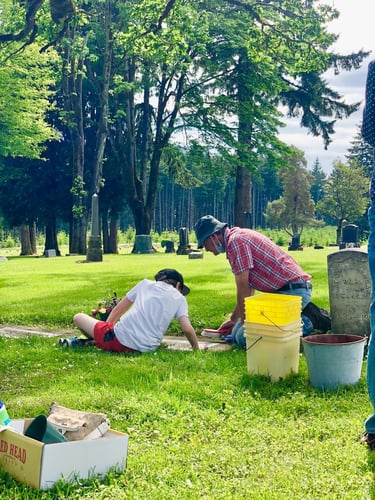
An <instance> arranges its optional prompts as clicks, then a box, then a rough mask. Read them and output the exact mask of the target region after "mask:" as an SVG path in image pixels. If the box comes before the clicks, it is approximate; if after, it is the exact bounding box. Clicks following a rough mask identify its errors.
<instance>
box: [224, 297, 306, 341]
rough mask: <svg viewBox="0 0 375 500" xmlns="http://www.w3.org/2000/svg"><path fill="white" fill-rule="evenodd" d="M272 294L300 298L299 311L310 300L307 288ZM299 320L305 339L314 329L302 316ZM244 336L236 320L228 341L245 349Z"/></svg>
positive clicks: (242, 327) (240, 325) (243, 331)
mask: <svg viewBox="0 0 375 500" xmlns="http://www.w3.org/2000/svg"><path fill="white" fill-rule="evenodd" d="M274 293H278V294H281V295H298V296H299V297H301V298H302V305H301V309H304V308H305V307H306V306H307V304H308V303H309V302H310V300H311V289H307V288H296V289H294V290H286V291H283V292H274ZM301 319H302V335H303V336H304V337H305V336H306V335H309V333H311V332H312V331H313V329H314V327H313V325H312V323H311V321H310V320H309V318H308V317H307V316H305V315H304V314H302V315H301ZM244 334H245V330H244V325H243V324H242V323H241V322H240V320H238V321H237V323H236V324H235V325H234V327H233V330H232V332H231V334H230V337H229V336H228V337H229V339H228V341H232V342H235V343H236V344H238V345H239V346H240V347H246V339H245V335H244Z"/></svg>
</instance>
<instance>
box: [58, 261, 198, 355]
mask: <svg viewBox="0 0 375 500" xmlns="http://www.w3.org/2000/svg"><path fill="white" fill-rule="evenodd" d="M189 292H190V289H189V288H188V287H187V286H186V285H185V284H184V279H183V277H182V275H181V274H180V273H179V272H178V271H176V270H175V269H162V270H161V271H159V272H158V273H157V274H156V276H155V281H151V280H148V279H143V280H142V281H140V282H139V283H137V284H136V285H135V286H134V287H133V288H132V289H131V290H129V291H128V292H127V293H126V295H125V296H124V297H123V298H122V299H121V300H120V302H119V303H118V304H117V305H116V306H115V307H114V308H113V310H112V311H111V313H110V314H109V316H108V318H107V320H106V321H100V320H97V319H95V318H93V317H92V316H89V315H88V314H85V313H78V314H76V315H75V316H74V318H73V321H74V324H75V325H76V327H77V328H78V329H79V330H80V331H81V332H82V333H83V334H84V335H85V336H86V337H88V338H89V339H94V340H95V345H96V346H97V347H99V348H100V349H104V350H107V351H112V352H150V351H155V350H156V349H157V348H158V347H159V345H160V343H161V342H162V340H163V336H164V334H165V332H166V330H167V329H168V327H169V325H170V323H171V321H172V320H173V319H174V318H176V319H178V322H179V323H180V326H181V329H182V331H183V332H184V333H185V335H186V338H187V339H188V341H189V342H190V344H191V346H192V348H193V349H199V345H198V340H197V336H196V334H195V331H194V328H193V327H192V325H191V322H190V319H189V313H188V305H187V301H186V298H185V295H187V294H188V293H189ZM60 343H63V342H61V341H60ZM72 344H74V342H72ZM78 345H79V342H78Z"/></svg>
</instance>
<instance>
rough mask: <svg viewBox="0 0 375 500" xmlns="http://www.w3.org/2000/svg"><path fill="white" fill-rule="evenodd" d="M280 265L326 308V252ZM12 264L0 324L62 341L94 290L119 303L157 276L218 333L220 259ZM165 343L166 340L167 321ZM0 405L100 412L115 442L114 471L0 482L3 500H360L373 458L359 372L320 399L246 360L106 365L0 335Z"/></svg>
mask: <svg viewBox="0 0 375 500" xmlns="http://www.w3.org/2000/svg"><path fill="white" fill-rule="evenodd" d="M333 251H337V248H326V249H323V250H314V249H312V248H307V249H305V250H304V251H303V252H295V253H293V256H294V257H295V258H296V259H297V260H298V261H299V262H300V263H301V264H302V266H303V267H304V269H305V270H306V271H308V272H310V273H311V274H312V275H313V284H314V290H313V295H314V301H315V302H316V303H318V304H319V305H321V306H323V307H326V308H329V306H328V282H327V254H328V253H329V252H333ZM78 260H79V258H78V257H61V258H53V259H44V258H39V259H38V258H32V257H25V258H21V257H14V258H9V260H8V261H5V262H0V266H1V270H2V273H1V288H0V293H1V298H2V300H1V304H2V308H1V313H0V323H1V324H3V325H4V324H18V325H28V326H36V325H39V326H40V327H44V328H51V329H58V330H61V331H68V332H73V331H74V329H73V326H72V321H71V318H72V316H73V314H74V313H75V312H77V311H80V310H82V311H86V312H89V311H90V310H91V309H92V308H93V307H95V305H96V303H97V301H98V300H100V299H101V298H102V295H103V294H104V293H105V291H106V290H107V289H111V290H116V291H117V293H118V294H119V295H122V294H123V293H125V292H126V290H127V289H128V288H129V287H131V286H132V285H134V284H135V283H136V282H137V281H138V280H139V279H141V278H143V277H148V278H152V277H153V275H154V274H155V273H156V271H157V270H159V269H161V268H163V267H175V268H177V269H178V270H179V271H180V272H182V273H183V275H184V277H185V280H186V283H187V284H188V285H189V286H190V287H191V289H192V292H191V294H190V295H189V296H188V302H189V306H190V313H191V319H192V322H193V324H194V326H195V327H196V329H197V331H200V330H201V329H202V328H204V327H214V326H218V325H219V324H220V323H221V321H222V320H223V318H225V317H226V316H227V315H228V314H229V313H230V311H231V309H232V307H233V305H234V301H235V288H234V280H233V276H232V274H231V271H230V269H229V265H228V263H227V262H226V260H225V257H224V256H218V257H214V256H212V255H211V254H205V255H204V258H203V259H188V258H187V256H177V255H175V254H164V253H157V254H152V255H120V256H114V255H110V256H104V260H103V262H101V263H90V264H87V263H85V264H83V263H79V262H77V261H78ZM170 333H174V334H175V333H178V325H177V324H173V325H172V327H171V329H170ZM0 352H1V361H0V377H1V378H0V380H1V384H0V387H1V390H0V398H1V399H2V400H3V401H4V402H5V403H6V405H7V408H8V411H9V413H10V415H11V417H13V418H23V417H26V416H28V417H33V416H37V415H38V414H40V413H44V414H45V413H46V412H47V410H48V407H49V405H50V404H51V403H52V402H53V401H57V402H59V403H60V404H62V405H64V406H69V407H71V408H76V409H82V410H87V411H98V412H104V413H106V414H107V416H108V417H109V419H110V421H111V426H112V427H113V428H115V429H118V430H120V431H123V432H126V433H128V434H129V453H128V464H127V468H126V470H125V471H124V472H123V473H121V474H115V473H111V474H109V475H108V476H107V477H106V479H105V480H104V481H102V482H99V481H97V480H92V481H88V482H86V483H82V484H78V485H75V486H71V485H63V484H58V485H57V486H55V487H54V488H53V489H51V490H49V491H46V492H40V491H34V490H31V489H28V488H27V487H25V486H24V485H22V484H20V483H17V482H16V481H14V480H12V479H11V478H9V476H7V475H6V474H4V473H0V492H2V493H1V494H2V497H3V498H10V499H18V498H20V499H34V498H51V499H57V498H61V499H63V498H69V499H78V498H79V499H81V498H85V499H114V500H115V499H172V498H173V499H249V498H250V499H262V500H263V499H283V500H284V499H289V498H290V499H292V498H293V499H294V498H298V499H323V498H324V499H367V498H368V499H371V498H375V483H374V472H375V456H373V455H375V454H373V455H372V454H370V453H369V452H368V451H367V448H366V447H364V446H363V445H361V444H360V436H361V435H362V432H363V421H364V419H365V418H366V417H367V416H368V415H369V414H370V412H371V405H370V403H369V400H368V395H367V390H366V384H365V369H366V366H365V363H364V366H363V374H362V377H361V380H360V382H359V384H358V385H357V386H354V387H341V388H340V389H339V390H337V391H327V392H321V391H319V390H317V389H314V388H312V387H311V386H310V385H309V381H308V373H307V368H306V362H305V358H304V356H303V355H301V357H300V365H299V373H298V374H297V375H293V376H291V377H289V378H287V379H286V380H282V381H279V382H276V383H270V382H269V380H268V379H267V378H266V377H262V376H249V375H248V374H247V368H246V353H245V351H242V350H232V351H226V352H221V353H219V352H203V351H202V352H191V351H187V352H175V351H168V350H164V349H159V350H158V351H157V352H156V353H151V354H145V355H141V356H134V355H133V356H132V355H130V356H129V355H128V356H126V355H116V354H110V353H105V352H101V351H99V350H97V349H95V348H94V347H89V348H76V349H61V348H59V347H58V345H57V340H56V339H54V338H39V337H28V338H21V339H7V338H4V337H1V336H0Z"/></svg>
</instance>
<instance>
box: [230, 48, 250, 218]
mask: <svg viewBox="0 0 375 500" xmlns="http://www.w3.org/2000/svg"><path fill="white" fill-rule="evenodd" d="M237 69H238V82H237V84H238V142H239V143H240V148H239V150H238V165H237V169H236V186H235V195H234V224H235V226H239V227H248V225H249V220H248V219H249V215H250V217H251V211H252V208H251V205H252V203H251V173H250V165H249V159H248V158H249V157H248V152H249V151H250V149H251V141H252V122H251V118H252V117H251V99H252V97H251V94H250V92H249V88H248V87H249V85H248V82H249V78H250V76H249V73H250V62H249V60H248V57H247V54H246V53H245V52H244V53H243V54H242V55H241V56H240V58H239V61H238V66H237Z"/></svg>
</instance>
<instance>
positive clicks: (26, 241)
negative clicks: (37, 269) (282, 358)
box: [20, 224, 35, 255]
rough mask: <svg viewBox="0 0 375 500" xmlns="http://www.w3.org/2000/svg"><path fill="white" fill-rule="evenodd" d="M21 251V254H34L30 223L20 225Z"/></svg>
mask: <svg viewBox="0 0 375 500" xmlns="http://www.w3.org/2000/svg"><path fill="white" fill-rule="evenodd" d="M20 239H21V253H20V255H34V253H35V252H33V248H32V244H31V239H30V227H29V225H28V224H22V225H21V227H20Z"/></svg>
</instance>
